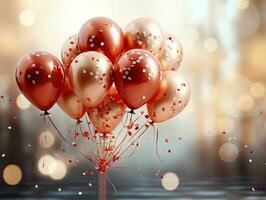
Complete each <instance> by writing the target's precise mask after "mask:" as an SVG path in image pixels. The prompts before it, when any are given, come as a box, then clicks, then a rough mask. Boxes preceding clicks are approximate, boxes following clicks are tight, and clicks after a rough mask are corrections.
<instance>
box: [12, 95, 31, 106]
mask: <svg viewBox="0 0 266 200" xmlns="http://www.w3.org/2000/svg"><path fill="white" fill-rule="evenodd" d="M16 103H17V106H18V107H19V108H21V109H23V110H25V109H28V108H29V107H30V105H31V103H30V102H29V101H28V99H26V97H25V96H24V95H23V94H20V95H18V96H17V100H16Z"/></svg>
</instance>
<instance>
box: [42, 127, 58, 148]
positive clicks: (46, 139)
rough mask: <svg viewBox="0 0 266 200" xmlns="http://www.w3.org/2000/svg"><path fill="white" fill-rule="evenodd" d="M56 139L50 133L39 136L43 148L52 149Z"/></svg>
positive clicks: (46, 132)
mask: <svg viewBox="0 0 266 200" xmlns="http://www.w3.org/2000/svg"><path fill="white" fill-rule="evenodd" d="M54 142H55V138H54V135H53V134H52V133H51V132H50V131H45V132H42V133H41V134H40V136H39V143H40V145H41V146H42V147H43V148H50V147H52V146H53V145H54Z"/></svg>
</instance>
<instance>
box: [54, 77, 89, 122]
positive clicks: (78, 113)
mask: <svg viewBox="0 0 266 200" xmlns="http://www.w3.org/2000/svg"><path fill="white" fill-rule="evenodd" d="M57 104H58V105H59V106H60V108H62V110H63V111H64V112H65V113H66V114H68V115H69V116H70V117H72V118H73V119H77V120H78V119H80V118H82V116H83V115H84V113H85V111H86V108H85V106H83V104H82V103H81V102H80V100H79V99H78V97H77V96H76V95H75V93H74V91H73V90H72V88H71V86H70V83H69V80H68V78H66V80H65V84H64V89H63V91H62V93H61V95H60V97H59V99H58V101H57Z"/></svg>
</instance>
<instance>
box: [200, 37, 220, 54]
mask: <svg viewBox="0 0 266 200" xmlns="http://www.w3.org/2000/svg"><path fill="white" fill-rule="evenodd" d="M203 46H204V49H205V50H206V51H209V52H214V51H216V49H217V48H218V43H217V40H216V39H214V38H207V39H206V40H205V41H204V43H203Z"/></svg>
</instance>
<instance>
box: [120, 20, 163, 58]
mask: <svg viewBox="0 0 266 200" xmlns="http://www.w3.org/2000/svg"><path fill="white" fill-rule="evenodd" d="M163 44H164V35H163V31H162V29H161V27H160V26H159V25H158V24H157V23H156V22H155V21H153V20H152V19H149V18H138V19H135V20H133V21H132V22H130V23H129V24H128V25H127V26H126V28H125V46H126V47H125V48H126V50H130V49H146V50H148V51H150V52H151V53H153V54H154V55H155V56H156V57H157V58H159V57H160V56H161V54H162V48H163Z"/></svg>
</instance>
